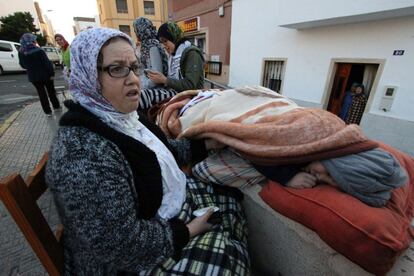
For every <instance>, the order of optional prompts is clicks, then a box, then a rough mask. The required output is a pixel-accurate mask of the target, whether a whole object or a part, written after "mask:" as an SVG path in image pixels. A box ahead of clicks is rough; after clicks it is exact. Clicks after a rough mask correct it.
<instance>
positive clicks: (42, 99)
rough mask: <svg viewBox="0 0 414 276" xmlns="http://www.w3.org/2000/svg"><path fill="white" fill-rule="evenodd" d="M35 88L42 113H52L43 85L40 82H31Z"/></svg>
mask: <svg viewBox="0 0 414 276" xmlns="http://www.w3.org/2000/svg"><path fill="white" fill-rule="evenodd" d="M32 83H33V85H34V87H35V88H36V91H37V94H38V95H39V99H40V104H41V105H42V109H43V112H44V113H46V114H50V113H52V110H51V109H50V105H49V100H48V99H47V94H46V89H45V83H44V82H41V81H36V82H32Z"/></svg>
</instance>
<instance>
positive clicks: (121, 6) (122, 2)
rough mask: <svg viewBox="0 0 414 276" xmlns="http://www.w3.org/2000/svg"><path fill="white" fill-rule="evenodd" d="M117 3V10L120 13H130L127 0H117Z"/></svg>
mask: <svg viewBox="0 0 414 276" xmlns="http://www.w3.org/2000/svg"><path fill="white" fill-rule="evenodd" d="M115 1H116V10H117V12H118V13H128V4H127V0H115Z"/></svg>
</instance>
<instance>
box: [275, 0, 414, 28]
mask: <svg viewBox="0 0 414 276" xmlns="http://www.w3.org/2000/svg"><path fill="white" fill-rule="evenodd" d="M273 2H278V3H279V5H278V7H277V12H278V22H279V25H283V24H290V23H298V22H306V21H314V20H323V19H328V18H335V17H343V16H353V15H360V14H367V13H378V12H382V11H388V10H394V9H401V8H407V7H413V6H414V1H413V0H358V1H349V0H334V1H332V0H312V1H307V0H276V1H273ZM275 11H276V10H274V12H275Z"/></svg>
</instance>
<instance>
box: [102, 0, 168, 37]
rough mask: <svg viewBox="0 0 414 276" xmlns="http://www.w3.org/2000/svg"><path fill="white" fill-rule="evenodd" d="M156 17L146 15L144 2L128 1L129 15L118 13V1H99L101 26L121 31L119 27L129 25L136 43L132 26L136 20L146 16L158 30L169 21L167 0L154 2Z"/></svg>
mask: <svg viewBox="0 0 414 276" xmlns="http://www.w3.org/2000/svg"><path fill="white" fill-rule="evenodd" d="M153 2H154V10H155V15H146V14H145V13H144V0H127V5H128V13H118V12H117V9H116V0H97V4H98V12H99V18H100V20H101V22H100V23H101V26H103V27H108V28H114V29H119V25H129V27H130V29H131V36H132V38H133V39H134V41H136V36H135V33H134V28H133V26H132V23H133V21H134V20H135V18H137V17H140V16H144V17H146V18H148V19H150V20H151V21H152V22H153V23H154V25H155V26H156V27H157V28H158V27H159V26H160V25H161V24H162V23H164V22H166V21H167V19H168V7H167V0H153Z"/></svg>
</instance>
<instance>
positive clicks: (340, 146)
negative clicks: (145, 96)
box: [159, 94, 377, 165]
mask: <svg viewBox="0 0 414 276" xmlns="http://www.w3.org/2000/svg"><path fill="white" fill-rule="evenodd" d="M229 95H230V94H229ZM281 97H283V96H281ZM223 98H225V97H223ZM230 99H231V98H230ZM188 100H189V99H188V98H186V99H183V98H181V99H176V101H175V102H174V101H173V102H171V103H169V104H168V105H167V106H166V107H165V110H164V113H163V115H162V119H161V120H160V121H159V122H160V124H161V127H162V129H163V130H164V132H166V133H167V134H168V135H169V136H170V137H177V138H181V137H188V138H192V139H202V138H206V139H209V140H213V141H212V142H213V143H210V145H214V147H220V146H224V145H227V146H230V147H232V148H234V149H235V150H236V151H237V152H239V153H240V154H241V155H242V156H243V157H244V158H246V159H248V160H250V161H253V162H255V163H258V164H263V165H282V164H293V163H302V162H307V161H312V160H318V159H327V158H333V157H338V156H343V155H347V154H352V153H357V152H361V151H364V150H368V149H372V148H374V147H376V146H377V144H376V143H375V142H373V141H371V140H369V139H368V138H367V137H366V136H365V135H364V134H363V133H362V130H361V129H360V128H359V126H357V125H346V124H345V123H344V122H343V121H342V120H341V119H340V118H338V117H337V116H336V115H334V114H332V113H330V112H328V111H325V110H322V109H312V108H298V107H297V106H295V107H293V108H292V109H286V105H287V104H286V101H284V102H279V103H278V102H276V101H277V99H276V100H272V102H269V103H267V104H265V105H262V106H259V107H256V108H254V109H251V108H250V109H249V110H245V111H243V112H244V113H243V112H242V113H240V112H239V113H238V114H239V115H238V116H235V117H232V118H231V119H230V120H227V121H226V120H214V119H213V120H209V119H208V118H217V116H215V115H216V114H211V113H212V112H213V111H212V110H214V108H213V107H211V106H210V107H206V108H204V109H202V110H200V109H198V110H197V112H195V113H194V114H193V116H194V122H192V121H190V122H189V123H188V120H189V118H190V119H191V118H192V116H187V118H186V120H187V123H186V126H187V127H186V128H185V129H184V130H183V129H182V123H181V122H180V121H183V119H180V118H178V117H177V114H178V110H179V109H180V108H181V107H182V106H183V105H184V104H185V103H186V102H187V101H188ZM220 104H223V103H222V102H220ZM229 104H230V103H229ZM292 105H295V104H294V103H293V104H292ZM263 107H265V109H266V108H267V110H266V113H263V110H264V108H263ZM241 108H242V107H241ZM283 108H285V110H286V111H284V112H279V111H278V110H279V109H283ZM269 110H270V111H269ZM208 112H210V113H208ZM200 113H206V115H205V116H203V121H198V120H197V118H196V117H197V116H198V114H200ZM258 114H260V116H258ZM217 115H218V116H222V115H223V114H221V113H219V114H217ZM250 118H254V120H250Z"/></svg>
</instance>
